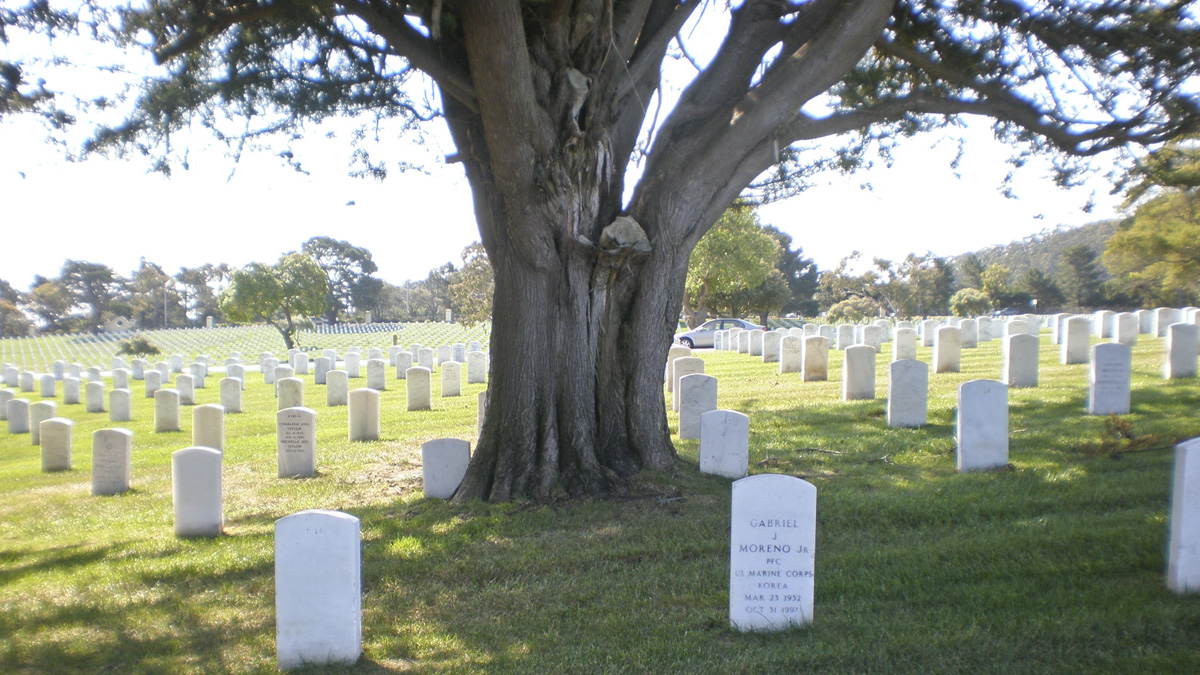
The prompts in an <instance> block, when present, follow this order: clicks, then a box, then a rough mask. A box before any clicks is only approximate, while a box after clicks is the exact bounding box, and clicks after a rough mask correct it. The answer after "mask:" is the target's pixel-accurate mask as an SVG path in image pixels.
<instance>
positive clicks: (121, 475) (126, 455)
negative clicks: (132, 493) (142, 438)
mask: <svg viewBox="0 0 1200 675" xmlns="http://www.w3.org/2000/svg"><path fill="white" fill-rule="evenodd" d="M113 391H118V390H116V389H114V390H113ZM132 466H133V432H132V431H130V430H128V429H97V430H96V431H94V432H92V494H93V495H95V496H98V497H99V496H104V495H116V494H121V493H122V492H125V491H126V490H128V489H129V483H130V480H131V477H132V475H133V474H132Z"/></svg>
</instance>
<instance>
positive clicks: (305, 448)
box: [275, 408, 317, 478]
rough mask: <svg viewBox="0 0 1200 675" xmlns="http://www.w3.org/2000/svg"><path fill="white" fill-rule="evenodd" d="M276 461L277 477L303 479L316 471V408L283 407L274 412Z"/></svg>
mask: <svg viewBox="0 0 1200 675" xmlns="http://www.w3.org/2000/svg"><path fill="white" fill-rule="evenodd" d="M275 440H276V444H275V447H276V463H277V464H278V467H279V477H280V478H303V477H305V476H311V475H313V474H314V473H316V471H317V411H315V410H313V409H311V408H286V409H284V410H280V411H279V412H278V413H276V414H275Z"/></svg>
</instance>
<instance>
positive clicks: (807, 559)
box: [729, 474, 817, 631]
mask: <svg viewBox="0 0 1200 675" xmlns="http://www.w3.org/2000/svg"><path fill="white" fill-rule="evenodd" d="M732 490H733V499H732V506H731V509H730V511H731V516H730V528H729V530H730V533H729V622H730V624H731V625H732V626H733V628H735V629H737V630H739V631H777V630H784V629H786V628H790V627H792V626H802V625H805V624H808V623H812V620H813V590H814V586H815V577H814V575H813V572H814V563H815V562H816V543H817V542H816V533H817V527H816V525H817V488H816V487H814V486H813V485H812V484H811V483H808V482H805V481H803V480H801V479H799V478H796V477H794V476H783V475H778V474H759V475H756V476H749V477H747V478H742V479H741V480H738V481H735V482H734V483H733V488H732Z"/></svg>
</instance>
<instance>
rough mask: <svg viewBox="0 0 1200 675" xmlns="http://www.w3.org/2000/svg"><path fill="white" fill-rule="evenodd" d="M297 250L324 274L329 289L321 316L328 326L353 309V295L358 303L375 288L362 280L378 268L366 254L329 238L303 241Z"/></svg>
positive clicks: (348, 244)
mask: <svg viewBox="0 0 1200 675" xmlns="http://www.w3.org/2000/svg"><path fill="white" fill-rule="evenodd" d="M301 250H302V251H303V252H304V253H307V254H308V255H309V256H311V257H312V259H313V260H315V261H316V262H317V265H319V266H320V268H321V270H323V271H324V272H325V276H326V279H327V281H328V289H329V290H328V296H327V301H326V307H325V310H324V314H325V318H326V319H327V320H328V321H329V322H330V323H337V322H338V316H339V315H340V314H344V313H347V312H351V311H352V310H353V309H354V308H355V304H354V302H355V297H356V296H357V297H358V298H359V299H360V300H366V301H369V300H370V299H371V296H372V294H371V292H370V291H372V290H376V288H375V286H374V285H373V284H372V283H371V282H368V281H366V280H367V279H369V278H371V274H373V273H374V272H375V271H376V270H378V269H379V266H378V265H376V264H375V260H374V259H373V258H372V256H371V252H370V251H368V250H367V249H365V248H362V247H361V246H354V245H353V244H351V243H350V242H348V241H340V240H337V239H334V238H333V237H313V238H311V239H309V240H308V241H306V242H304V245H303V246H302V247H301ZM364 284H365V285H364ZM358 309H362V310H366V309H371V307H359V308H358Z"/></svg>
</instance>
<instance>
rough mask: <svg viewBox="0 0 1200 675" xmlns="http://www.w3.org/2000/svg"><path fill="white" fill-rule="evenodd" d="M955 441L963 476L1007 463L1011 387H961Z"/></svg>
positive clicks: (978, 383)
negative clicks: (969, 472) (1009, 394)
mask: <svg viewBox="0 0 1200 675" xmlns="http://www.w3.org/2000/svg"><path fill="white" fill-rule="evenodd" d="M955 440H956V442H957V448H956V451H955V457H956V460H957V468H958V471H959V472H960V473H962V472H966V471H980V470H984V469H992V468H997V467H1002V466H1006V465H1007V464H1008V385H1006V384H1004V383H1003V382H997V381H996V380H971V381H970V382H964V383H962V384H961V385H959V387H958V417H957V426H956V432H955Z"/></svg>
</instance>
